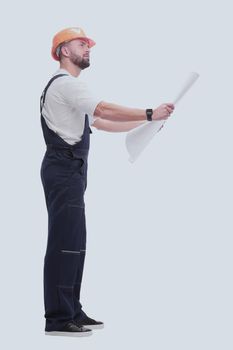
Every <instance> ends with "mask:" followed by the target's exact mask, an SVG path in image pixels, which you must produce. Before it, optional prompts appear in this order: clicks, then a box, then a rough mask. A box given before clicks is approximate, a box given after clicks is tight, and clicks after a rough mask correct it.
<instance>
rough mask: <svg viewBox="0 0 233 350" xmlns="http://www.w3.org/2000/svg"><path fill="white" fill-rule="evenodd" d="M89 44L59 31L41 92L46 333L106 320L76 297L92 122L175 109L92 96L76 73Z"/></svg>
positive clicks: (118, 123) (122, 124)
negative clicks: (57, 65)
mask: <svg viewBox="0 0 233 350" xmlns="http://www.w3.org/2000/svg"><path fill="white" fill-rule="evenodd" d="M94 45H95V42H94V40H92V39H90V38H88V37H87V36H86V34H85V33H84V31H83V30H82V29H81V28H66V29H63V30H61V31H60V32H58V33H57V34H56V35H55V36H54V38H53V43H52V50H51V54H52V57H53V58H54V59H55V60H56V61H59V63H60V68H59V69H58V70H57V71H56V72H55V73H54V74H53V76H52V78H51V79H50V80H49V82H48V84H47V85H46V87H45V89H44V91H43V93H42V96H41V126H42V130H43V136H44V139H45V143H46V146H47V149H46V153H45V155H44V158H43V161H42V164H41V171H40V174H41V181H42V184H43V189H44V194H45V200H46V206H47V210H48V240H47V249H46V254H45V258H44V303H45V319H46V325H45V334H46V335H70V336H86V335H91V334H92V329H96V328H103V325H104V324H103V322H101V321H96V320H94V319H93V318H90V317H89V316H87V314H86V313H85V312H84V311H83V310H82V305H81V303H80V289H81V282H82V275H83V267H84V260H85V252H86V221H85V202H84V194H85V190H86V187H87V165H88V153H89V142H90V139H89V138H90V133H92V131H91V128H90V125H92V126H93V127H95V128H97V129H100V130H105V131H111V132H124V131H128V130H131V129H132V128H135V127H137V126H139V125H140V124H141V123H145V122H147V121H151V120H158V119H167V118H168V117H169V116H170V114H171V113H172V112H173V110H174V105H173V104H171V103H165V104H162V105H161V106H159V107H158V108H156V109H154V110H153V109H151V108H148V109H146V110H144V109H137V108H128V107H124V106H119V105H116V104H113V103H108V102H105V101H102V100H99V99H97V98H95V97H93V96H92V94H91V93H90V90H89V89H88V87H87V85H86V84H85V83H84V82H83V81H81V80H80V78H79V76H80V73H81V71H82V70H83V69H85V68H87V67H89V66H90V49H91V48H92V47H93V46H94Z"/></svg>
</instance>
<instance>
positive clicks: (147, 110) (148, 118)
mask: <svg viewBox="0 0 233 350" xmlns="http://www.w3.org/2000/svg"><path fill="white" fill-rule="evenodd" d="M152 114H153V109H152V108H147V109H146V119H147V120H148V121H150V122H151V121H152Z"/></svg>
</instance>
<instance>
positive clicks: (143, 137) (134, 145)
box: [125, 72, 199, 163]
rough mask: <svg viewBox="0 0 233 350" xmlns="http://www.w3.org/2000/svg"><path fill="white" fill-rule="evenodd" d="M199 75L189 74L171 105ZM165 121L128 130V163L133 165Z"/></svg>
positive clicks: (157, 121)
mask: <svg viewBox="0 0 233 350" xmlns="http://www.w3.org/2000/svg"><path fill="white" fill-rule="evenodd" d="M198 77H199V74H198V73H196V72H191V73H190V74H189V76H188V78H187V80H186V81H185V83H184V85H183V86H182V88H181V89H180V92H179V93H178V94H177V96H176V98H175V99H174V100H173V102H172V103H173V104H174V105H176V104H177V102H178V101H180V100H181V98H182V97H183V96H184V95H185V94H186V92H187V91H188V90H189V89H190V88H191V86H192V85H193V84H194V83H195V81H196V80H197V78H198ZM166 121H167V119H162V120H153V121H151V122H150V121H148V122H147V123H145V124H143V125H140V126H138V127H137V128H134V129H132V130H130V131H129V132H128V133H127V135H126V140H125V144H126V148H127V150H128V153H129V156H130V157H129V161H130V162H131V163H133V162H134V161H135V160H136V159H137V158H138V156H139V154H140V153H141V152H142V151H143V150H144V148H145V147H146V146H147V145H148V143H149V142H150V141H151V140H152V138H153V137H154V135H155V134H156V133H157V132H158V131H159V130H161V129H162V127H163V125H164V124H165V122H166Z"/></svg>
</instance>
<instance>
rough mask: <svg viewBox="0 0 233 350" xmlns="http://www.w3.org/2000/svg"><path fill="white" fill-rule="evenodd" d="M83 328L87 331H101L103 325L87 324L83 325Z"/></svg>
mask: <svg viewBox="0 0 233 350" xmlns="http://www.w3.org/2000/svg"><path fill="white" fill-rule="evenodd" d="M85 327H87V328H89V329H102V328H104V325H103V324H89V325H86V324H85Z"/></svg>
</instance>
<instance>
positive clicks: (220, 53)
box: [0, 0, 233, 350]
mask: <svg viewBox="0 0 233 350" xmlns="http://www.w3.org/2000/svg"><path fill="white" fill-rule="evenodd" d="M231 6H232V4H231V1H225V0H222V1H221V2H213V1H210V0H209V1H200V0H196V1H184V0H179V1H166V0H163V1H162V0H161V1H146V0H144V1H142V2H140V3H136V2H135V1H122V0H121V1H119V0H118V1H114V2H113V1H100V0H99V1H96V2H94V1H92V2H91V1H77V0H76V1H71V0H66V1H65V2H64V1H50V2H49V1H42V0H41V1H38V2H35V1H20V2H16V1H8V2H7V3H6V4H5V7H4V8H2V10H1V17H2V18H1V27H2V30H1V62H2V63H1V68H2V69H1V86H2V98H1V143H2V147H1V154H2V157H1V160H2V161H1V164H2V167H1V169H2V171H1V172H2V191H1V199H2V210H1V213H2V219H1V223H2V229H1V234H2V236H1V237H2V238H1V309H0V310H1V317H0V319H1V343H5V347H4V348H6V349H13V348H14V349H15V348H17V346H18V347H20V346H23V347H24V348H25V349H31V348H34V349H51V348H56V349H67V347H68V348H69V349H77V348H78V349H87V350H89V349H99V350H105V349H106V350H109V349H112V350H115V349H129V348H131V349H142V348H147V349H159V350H173V349H177V350H196V349H198V350H206V349H211V350H215V349H224V350H231V349H232V347H233V340H232V326H233V324H232V313H233V305H232V295H233V290H232V289H233V288H232V243H233V242H232V221H231V218H230V214H231V212H232V175H233V174H232V132H233V131H232V126H233V124H232V59H233V57H232V35H231V33H232V30H233V25H232V7H231ZM70 26H81V27H82V28H83V29H84V31H85V32H86V34H87V35H88V36H90V37H91V38H92V39H94V40H95V41H96V46H95V47H93V48H92V50H91V58H90V62H91V66H90V67H89V68H88V69H86V70H84V71H82V73H81V77H82V79H83V80H85V81H87V82H88V84H89V86H90V88H91V89H92V91H93V92H94V93H95V94H96V96H99V97H100V98H101V99H103V100H105V101H108V102H113V103H117V104H121V105H125V106H128V107H135V108H155V107H157V106H158V105H160V104H161V103H165V102H171V101H172V99H173V98H174V97H175V95H176V94H177V92H178V90H179V88H180V87H181V86H182V84H183V82H184V81H185V79H186V77H187V76H188V75H189V73H190V72H191V71H196V72H198V73H199V74H200V77H199V79H198V80H197V82H196V83H195V84H194V86H193V87H192V88H191V90H189V91H188V93H187V95H185V97H184V98H183V99H182V100H181V101H180V103H178V104H177V107H176V110H175V111H174V113H173V114H172V116H171V118H170V119H169V121H168V122H167V123H166V125H165V126H164V128H163V129H162V130H161V132H159V133H158V134H157V136H156V137H155V138H154V139H153V140H152V141H151V143H150V144H149V145H148V147H147V148H146V149H145V150H144V152H143V153H142V154H141V155H140V157H139V158H138V160H137V161H136V162H135V163H133V164H131V163H130V162H129V161H128V154H127V151H126V147H125V137H126V133H109V132H104V131H100V130H97V129H95V128H92V131H93V134H91V135H90V136H91V148H90V153H89V165H88V167H89V168H88V169H89V170H88V171H89V172H88V187H87V191H86V194H85V203H86V216H87V231H88V232H87V235H88V236H87V255H86V263H85V267H84V277H83V284H82V290H81V302H82V304H83V309H84V311H85V312H86V313H87V314H88V315H89V316H90V317H93V318H95V319H97V320H102V321H104V322H105V328H104V329H102V330H96V331H93V333H94V334H93V335H92V336H91V337H84V338H67V337H49V336H45V335H44V324H45V320H44V317H43V316H44V309H43V280H42V278H43V276H42V273H43V258H44V253H45V249H46V240H47V212H46V206H45V199H44V193H43V188H42V184H41V180H40V166H41V161H42V158H43V156H44V152H45V143H44V139H43V136H42V130H41V126H40V115H39V98H40V94H41V92H42V90H43V88H44V87H45V84H46V83H47V81H48V79H49V78H50V76H51V75H52V74H53V73H54V72H55V71H56V70H57V69H58V67H59V66H58V63H57V62H56V61H54V60H53V59H52V58H51V56H50V49H51V41H52V37H53V35H54V34H55V33H56V32H57V31H59V30H61V29H63V28H65V27H70Z"/></svg>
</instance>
